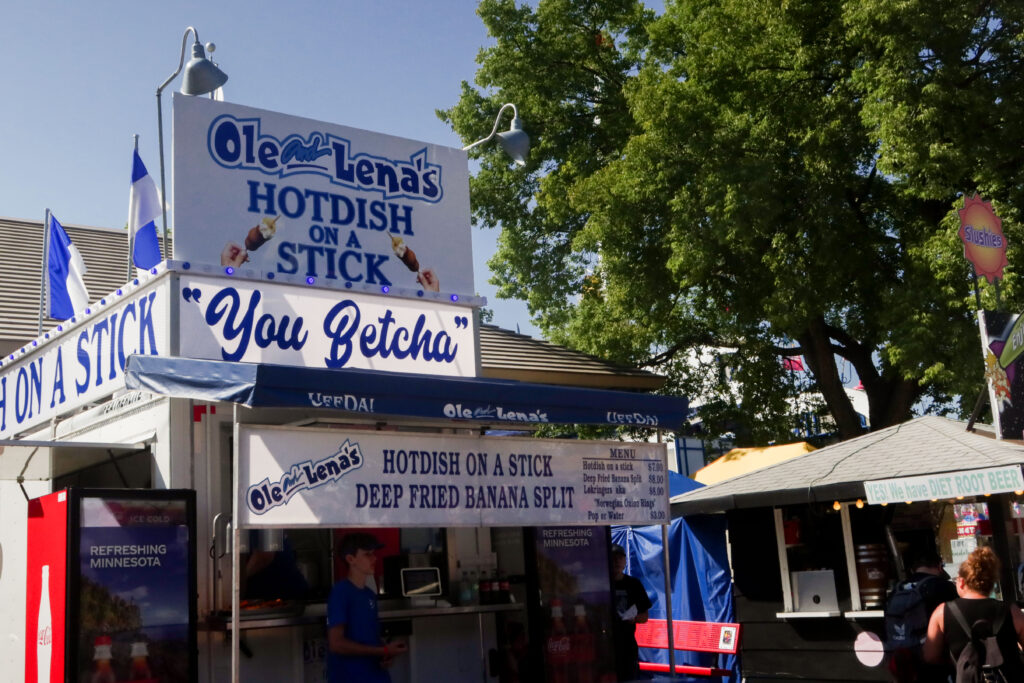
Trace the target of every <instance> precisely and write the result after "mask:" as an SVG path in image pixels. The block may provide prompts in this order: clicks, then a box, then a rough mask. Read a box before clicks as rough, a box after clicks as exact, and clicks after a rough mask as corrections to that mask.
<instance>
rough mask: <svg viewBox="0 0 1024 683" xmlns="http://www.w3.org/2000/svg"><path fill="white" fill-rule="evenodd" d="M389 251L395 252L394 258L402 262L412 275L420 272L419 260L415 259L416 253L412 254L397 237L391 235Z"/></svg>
mask: <svg viewBox="0 0 1024 683" xmlns="http://www.w3.org/2000/svg"><path fill="white" fill-rule="evenodd" d="M391 249H392V251H394V252H395V256H397V257H398V258H400V259H401V260H402V263H404V264H405V267H406V268H408V269H409V270H411V271H412V272H414V273H418V272H419V270H420V262H419V259H417V258H416V252H414V251H413V250H412V249H411V248H409V246H408V245H407V244H405V242H403V241H402V238H401V237H399V236H397V235H391Z"/></svg>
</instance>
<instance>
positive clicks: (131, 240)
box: [125, 133, 139, 282]
mask: <svg viewBox="0 0 1024 683" xmlns="http://www.w3.org/2000/svg"><path fill="white" fill-rule="evenodd" d="M132 137H133V138H135V153H136V154H138V152H139V135H138V133H136V134H135V135H133V136H132ZM134 167H135V157H132V168H133V169H134ZM134 175H135V173H134V171H133V172H132V177H134ZM134 191H135V190H134V188H129V190H128V279H127V280H125V282H131V281H132V266H133V265H134V263H133V262H132V254H134V253H135V231H134V230H133V229H132V192H134Z"/></svg>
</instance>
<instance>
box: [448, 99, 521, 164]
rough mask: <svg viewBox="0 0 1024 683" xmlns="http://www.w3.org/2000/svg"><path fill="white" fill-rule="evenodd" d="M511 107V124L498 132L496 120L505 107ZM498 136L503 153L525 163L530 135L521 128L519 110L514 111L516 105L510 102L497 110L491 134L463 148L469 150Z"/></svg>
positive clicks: (519, 162)
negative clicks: (506, 128)
mask: <svg viewBox="0 0 1024 683" xmlns="http://www.w3.org/2000/svg"><path fill="white" fill-rule="evenodd" d="M509 108H511V109H512V125H511V126H509V129H508V130H504V131H502V132H500V133H499V132H498V121H500V120H501V115H502V113H504V111H505V110H506V109H509ZM495 135H497V136H498V141H499V142H500V143H501V147H502V149H504V150H505V154H508V155H509V156H510V157H512V160H513V161H515V162H516V163H517V164H518V165H520V166H525V165H526V155H527V154H529V153H530V136H529V135H527V134H526V131H524V130H523V120H522V119H521V118H519V112H518V111H516V105H514V104H512V103H511V102H509V103H507V104H503V105H502V106H501V109H499V110H498V115H497V116H496V117H494V128H492V129H491V134H490V135H488V136H487V137H485V138H483V139H481V140H477V141H476V142H474V143H473V144H471V145H466V146H465V147H463V148H462V149H463V150H470V149H473V148H474V147H476V146H477V145H482V144H484V143H485V142H489V141H490V140H492V139H493V138H494V136H495Z"/></svg>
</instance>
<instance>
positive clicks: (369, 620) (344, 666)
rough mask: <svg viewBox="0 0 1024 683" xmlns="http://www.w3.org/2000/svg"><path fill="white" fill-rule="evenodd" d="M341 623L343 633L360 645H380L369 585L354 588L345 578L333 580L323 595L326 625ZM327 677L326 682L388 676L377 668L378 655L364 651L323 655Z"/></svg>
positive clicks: (383, 680) (367, 681) (380, 680)
mask: <svg viewBox="0 0 1024 683" xmlns="http://www.w3.org/2000/svg"><path fill="white" fill-rule="evenodd" d="M335 626H344V627H345V637H346V638H348V639H349V640H351V641H353V642H356V643H360V644H362V645H371V646H377V645H381V639H380V626H379V622H378V618H377V596H376V594H375V593H374V592H373V591H372V590H370V589H369V588H365V587H364V588H358V587H356V585H355V584H354V583H352V582H351V581H349V580H348V579H342V580H341V581H339V582H338V583H336V584H334V588H333V589H332V590H331V595H330V597H329V598H328V599H327V628H328V629H331V628H333V627H335ZM327 680H328V681H330V683H352V682H355V681H358V682H359V683H390V681H391V676H390V675H389V674H388V672H387V671H385V670H384V669H381V667H380V658H379V657H368V656H365V655H340V654H337V653H335V652H329V653H328V655H327Z"/></svg>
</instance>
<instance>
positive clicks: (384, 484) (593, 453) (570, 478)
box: [236, 425, 668, 527]
mask: <svg viewBox="0 0 1024 683" xmlns="http://www.w3.org/2000/svg"><path fill="white" fill-rule="evenodd" d="M665 462H666V447H665V445H664V444H654V443H635V442H628V443H627V442H602V441H586V442H574V441H563V440H546V439H518V438H510V437H492V438H487V437H474V436H465V435H436V434H400V433H396V432H367V431H361V430H351V431H349V430H342V429H331V430H311V429H302V430H298V429H295V428H288V427H255V426H253V427H249V426H245V425H242V426H241V427H240V428H239V470H238V472H239V480H238V481H239V489H238V491H236V495H237V496H238V509H239V517H240V519H241V523H242V524H244V525H245V526H253V527H262V526H269V527H276V526H289V527H291V526H295V527H301V526H315V525H328V526H331V525H334V526H437V525H444V526H500V525H515V526H522V525H526V526H530V525H546V524H555V523H557V524H590V525H609V524H652V523H653V524H661V523H665V522H667V520H668V468H667V467H666V465H665Z"/></svg>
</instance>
